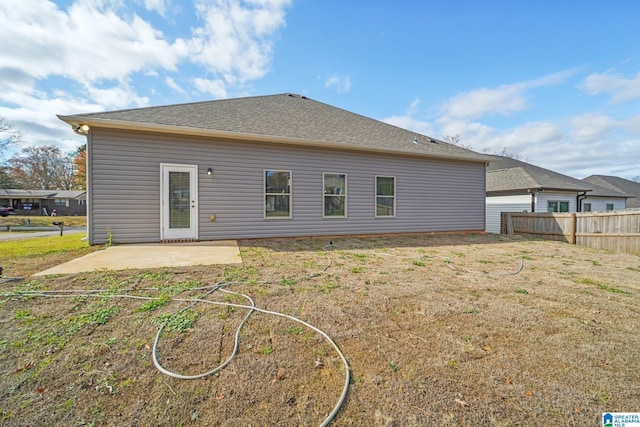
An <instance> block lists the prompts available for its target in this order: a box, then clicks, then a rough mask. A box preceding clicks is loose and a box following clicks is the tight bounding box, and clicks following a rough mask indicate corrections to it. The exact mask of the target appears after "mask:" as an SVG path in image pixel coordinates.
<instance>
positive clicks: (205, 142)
mask: <svg viewBox="0 0 640 427" xmlns="http://www.w3.org/2000/svg"><path fill="white" fill-rule="evenodd" d="M90 141H91V146H92V147H91V149H90V152H89V154H90V156H91V161H92V168H90V171H89V173H90V180H91V183H90V188H91V191H92V197H91V198H90V200H91V206H90V210H91V211H92V212H91V214H90V222H91V224H90V230H91V243H93V244H97V243H104V242H105V241H106V239H107V236H108V233H107V229H108V228H110V229H111V233H112V236H113V240H114V242H116V243H133V242H157V241H159V240H160V190H161V189H160V164H161V163H172V164H187V165H198V166H199V177H198V187H199V204H198V210H199V211H198V212H199V214H198V215H199V239H200V240H216V239H228V238H253V237H286V236H317V235H342V234H371V233H401V232H430V231H433V232H436V231H478V230H484V228H485V223H484V221H485V208H484V206H485V165H484V163H479V162H478V163H471V162H457V161H444V160H434V159H427V158H418V157H409V156H392V155H382V154H375V153H363V152H353V151H336V150H326V149H321V148H307V147H294V146H290V145H279V144H268V143H262V144H258V143H251V142H242V141H225V140H215V141H214V140H211V139H206V138H196V137H181V136H180V137H179V136H176V137H168V136H164V135H160V134H152V133H133V132H122V131H111V130H105V129H97V128H94V129H93V130H92V135H91V138H90ZM209 167H212V168H213V169H214V172H213V175H211V176H209V175H207V169H208V168H209ZM265 170H287V171H289V170H290V171H291V173H292V188H291V197H292V218H291V219H271V218H264V198H265V196H264V177H263V174H264V171H265ZM323 172H332V173H345V174H346V175H347V218H323V217H322V214H323V182H322V174H323ZM376 175H383V176H394V177H395V178H396V216H395V217H392V218H391V217H383V218H376V217H375V176H376ZM211 214H214V215H215V217H216V219H215V221H213V222H212V221H210V215H211Z"/></svg>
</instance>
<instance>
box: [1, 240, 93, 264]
mask: <svg viewBox="0 0 640 427" xmlns="http://www.w3.org/2000/svg"><path fill="white" fill-rule="evenodd" d="M81 238H82V236H81V235H78V234H68V235H66V236H51V237H36V238H33V239H24V240H20V241H19V242H16V241H8V242H0V254H2V257H3V258H31V257H41V256H43V255H47V254H51V253H63V252H67V251H75V250H78V249H83V248H88V247H89V243H88V242H87V241H82V240H81Z"/></svg>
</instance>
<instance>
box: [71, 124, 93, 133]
mask: <svg viewBox="0 0 640 427" xmlns="http://www.w3.org/2000/svg"><path fill="white" fill-rule="evenodd" d="M89 129H90V128H89V125H87V124H84V125H78V126H76V127H75V128H73V130H74V132H75V133H77V134H78V135H89Z"/></svg>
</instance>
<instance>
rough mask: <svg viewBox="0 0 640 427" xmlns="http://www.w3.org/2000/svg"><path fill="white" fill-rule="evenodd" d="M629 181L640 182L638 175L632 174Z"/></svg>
mask: <svg viewBox="0 0 640 427" xmlns="http://www.w3.org/2000/svg"><path fill="white" fill-rule="evenodd" d="M631 181H634V182H640V175H638V176H634V177H633V178H631Z"/></svg>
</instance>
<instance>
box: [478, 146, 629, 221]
mask: <svg viewBox="0 0 640 427" xmlns="http://www.w3.org/2000/svg"><path fill="white" fill-rule="evenodd" d="M492 157H493V160H494V161H492V162H491V163H490V164H489V166H488V167H487V208H486V227H487V228H486V230H487V231H488V232H490V233H499V232H500V213H501V212H583V211H592V212H596V211H606V210H622V209H625V200H626V197H627V196H626V195H625V194H623V193H620V192H617V191H612V190H610V189H607V188H603V187H600V186H597V185H594V184H592V183H588V182H585V181H582V180H579V179H575V178H572V177H570V176H567V175H562V174H560V173H557V172H553V171H550V170H548V169H544V168H541V167H538V166H535V165H532V164H530V163H526V162H522V161H519V160H515V159H511V158H509V157H503V156H492Z"/></svg>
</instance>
